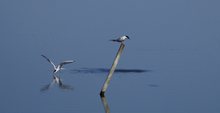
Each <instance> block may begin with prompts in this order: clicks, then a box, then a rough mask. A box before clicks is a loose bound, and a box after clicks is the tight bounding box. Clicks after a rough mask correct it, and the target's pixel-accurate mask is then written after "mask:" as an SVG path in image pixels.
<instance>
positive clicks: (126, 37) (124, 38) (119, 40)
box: [110, 35, 130, 43]
mask: <svg viewBox="0 0 220 113" xmlns="http://www.w3.org/2000/svg"><path fill="white" fill-rule="evenodd" d="M126 39H130V38H129V37H128V36H127V35H125V36H122V37H120V38H118V39H113V40H110V41H113V42H121V43H122V42H124V41H125V40H126Z"/></svg>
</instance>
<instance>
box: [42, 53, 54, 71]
mask: <svg viewBox="0 0 220 113" xmlns="http://www.w3.org/2000/svg"><path fill="white" fill-rule="evenodd" d="M41 56H42V57H44V58H45V59H46V60H47V61H48V62H50V63H51V64H52V65H53V68H54V69H56V65H55V64H54V63H53V62H52V61H51V60H50V59H49V58H47V57H46V56H44V55H41Z"/></svg>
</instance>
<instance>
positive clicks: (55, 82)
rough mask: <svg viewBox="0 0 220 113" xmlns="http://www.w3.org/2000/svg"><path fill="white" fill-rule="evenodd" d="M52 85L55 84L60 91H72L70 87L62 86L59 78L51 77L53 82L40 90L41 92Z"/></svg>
mask: <svg viewBox="0 0 220 113" xmlns="http://www.w3.org/2000/svg"><path fill="white" fill-rule="evenodd" d="M53 84H57V85H58V86H59V88H61V89H66V90H72V89H73V88H72V87H71V86H69V85H65V84H63V82H62V80H61V79H60V77H59V76H56V75H53V81H52V82H51V83H50V84H48V85H45V86H44V87H43V88H42V89H41V91H46V90H48V89H49V88H50V87H51V86H52V85H53Z"/></svg>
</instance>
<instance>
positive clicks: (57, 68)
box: [41, 55, 75, 73]
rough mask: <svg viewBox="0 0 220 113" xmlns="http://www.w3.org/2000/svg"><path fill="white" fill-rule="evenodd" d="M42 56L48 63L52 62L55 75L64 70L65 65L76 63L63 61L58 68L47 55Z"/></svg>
mask: <svg viewBox="0 0 220 113" xmlns="http://www.w3.org/2000/svg"><path fill="white" fill-rule="evenodd" d="M41 56H42V57H44V58H45V59H46V60H47V61H48V62H50V63H51V64H52V65H53V68H54V71H53V73H57V72H58V71H60V70H62V69H64V68H62V67H63V65H65V64H70V63H73V62H75V61H74V60H66V61H63V62H61V63H60V64H58V65H57V66H56V65H55V64H54V63H53V62H52V61H51V60H50V59H49V58H47V57H46V56H45V55H41Z"/></svg>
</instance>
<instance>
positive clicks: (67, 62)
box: [59, 60, 75, 67]
mask: <svg viewBox="0 0 220 113" xmlns="http://www.w3.org/2000/svg"><path fill="white" fill-rule="evenodd" d="M73 62H75V61H74V60H67V61H63V62H61V63H60V64H59V65H60V67H62V66H63V65H65V64H70V63H73Z"/></svg>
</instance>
